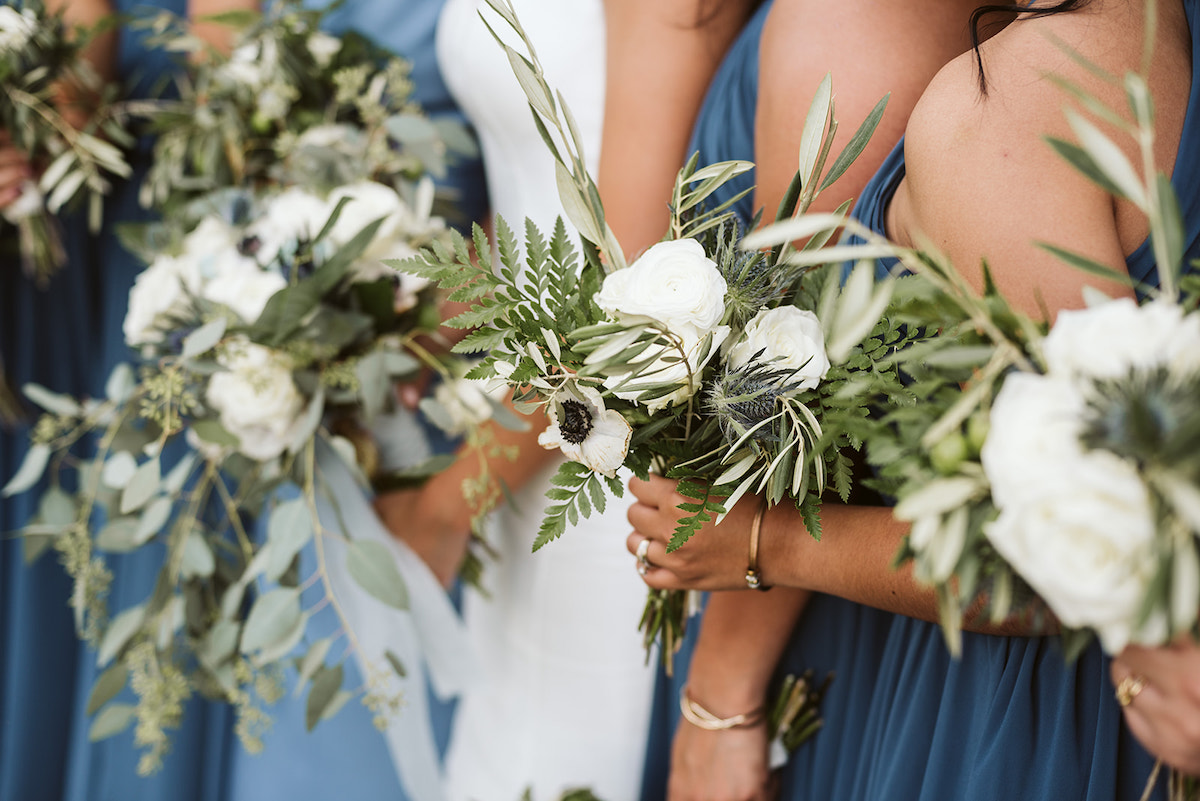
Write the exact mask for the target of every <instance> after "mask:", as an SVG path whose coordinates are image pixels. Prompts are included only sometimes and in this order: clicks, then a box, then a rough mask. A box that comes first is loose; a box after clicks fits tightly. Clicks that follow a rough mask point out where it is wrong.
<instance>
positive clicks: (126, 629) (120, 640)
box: [96, 604, 146, 667]
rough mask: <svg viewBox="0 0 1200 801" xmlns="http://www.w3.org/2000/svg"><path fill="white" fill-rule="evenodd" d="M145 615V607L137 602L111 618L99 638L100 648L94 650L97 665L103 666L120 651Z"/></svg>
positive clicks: (140, 625) (139, 625) (140, 624)
mask: <svg viewBox="0 0 1200 801" xmlns="http://www.w3.org/2000/svg"><path fill="white" fill-rule="evenodd" d="M145 617H146V609H145V607H143V606H141V605H140V604H139V605H138V606H132V607H130V608H129V609H126V610H125V611H124V612H122V613H121V614H119V615H117V616H116V617H114V618H113V619H112V622H111V623H109V624H108V629H107V630H106V631H105V632H104V637H103V638H102V639H101V640H100V648H99V649H97V651H96V666H97V667H104V666H105V665H107V664H108V663H109V662H111V661H112V659H113V657H114V656H116V655H117V654H118V653H120V651H121V649H122V648H124V647H125V644H126V643H127V642H129V640H130V639H131V638H132V637H133V635H134V634H136V633H137V631H138V629H140V628H141V627H142V622H143V621H144V620H145Z"/></svg>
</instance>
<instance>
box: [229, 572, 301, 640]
mask: <svg viewBox="0 0 1200 801" xmlns="http://www.w3.org/2000/svg"><path fill="white" fill-rule="evenodd" d="M299 619H300V590H298V589H296V588H294V587H278V588H276V589H274V590H271V591H270V592H268V593H267V594H265V595H263V596H260V597H259V599H258V600H257V601H255V602H254V606H252V607H251V608H250V614H249V615H247V616H246V628H245V629H244V630H243V631H242V646H241V647H242V653H250V652H251V651H257V650H258V649H260V648H265V647H267V646H269V645H273V644H274V643H277V642H279V641H280V640H282V639H283V638H285V637H287V636H288V635H289V634H290V633H291V632H292V631H293V630H294V628H295V626H296V621H297V620H299Z"/></svg>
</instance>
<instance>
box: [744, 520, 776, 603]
mask: <svg viewBox="0 0 1200 801" xmlns="http://www.w3.org/2000/svg"><path fill="white" fill-rule="evenodd" d="M766 512H767V499H766V498H763V500H762V503H760V504H759V505H758V509H757V510H756V511H755V512H754V520H753V521H752V522H751V523H750V559H749V562H748V563H747V565H746V586H747V587H749V588H750V589H752V590H769V589H771V588H770V587H768V586H767V585H766V584H763V581H762V573H761V572H760V571H759V569H758V540H759V538H760V537H761V536H762V524H763V515H764V514H766Z"/></svg>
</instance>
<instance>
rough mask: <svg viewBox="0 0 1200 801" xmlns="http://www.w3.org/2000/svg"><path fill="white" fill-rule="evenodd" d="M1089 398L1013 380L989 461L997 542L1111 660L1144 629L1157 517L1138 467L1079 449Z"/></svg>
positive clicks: (1000, 402)
mask: <svg viewBox="0 0 1200 801" xmlns="http://www.w3.org/2000/svg"><path fill="white" fill-rule="evenodd" d="M1082 409H1083V399H1082V396H1081V395H1080V394H1079V392H1078V390H1077V389H1076V388H1075V387H1074V386H1073V385H1072V384H1070V383H1069V382H1067V381H1064V380H1058V379H1055V378H1050V377H1045V376H1036V375H1028V374H1020V375H1013V376H1010V377H1009V378H1008V379H1007V380H1006V381H1005V383H1004V386H1003V387H1002V388H1001V391H1000V393H999V394H998V395H997V397H996V402H995V404H994V406H993V410H992V416H991V429H990V432H989V434H988V438H987V442H986V443H985V444H984V447H983V451H982V454H981V458H982V462H983V467H984V471H985V473H986V474H987V477H988V480H989V481H990V482H991V484H992V498H993V500H994V501H995V503H996V507H997V508H998V509H999V512H1000V514H999V517H998V518H997V520H996V521H995V522H993V523H992V524H991V525H990V526H988V527H987V529H986V534H987V536H988V539H989V540H990V541H991V542H992V544H993V545H994V546H995V548H996V550H997V552H999V554H1000V555H1001V556H1002V557H1004V558H1005V559H1006V560H1007V561H1008V562H1009V563H1010V564H1011V565H1012V566H1013V567H1014V568H1015V569H1016V570H1017V572H1018V573H1020V574H1021V576H1022V577H1023V578H1024V579H1025V580H1026V581H1028V582H1029V584H1030V586H1032V587H1033V588H1034V589H1035V590H1036V591H1037V592H1038V593H1039V594H1040V595H1041V596H1042V597H1043V598H1044V599H1045V600H1046V602H1047V603H1048V604H1049V605H1050V607H1051V608H1052V609H1053V610H1054V612H1055V614H1057V615H1058V616H1059V617H1060V619H1061V620H1062V621H1063V623H1065V624H1067V625H1068V626H1073V627H1084V626H1087V627H1092V628H1094V629H1095V630H1096V631H1097V633H1098V634H1099V635H1100V639H1101V642H1102V643H1103V645H1104V647H1105V648H1106V649H1107V650H1109V651H1110V652H1114V653H1115V652H1116V651H1119V650H1120V649H1121V648H1123V647H1124V646H1125V645H1126V644H1127V643H1128V642H1130V641H1131V640H1141V639H1143V638H1146V637H1149V636H1153V635H1152V633H1151V632H1150V631H1148V630H1143V631H1140V632H1139V631H1135V622H1136V620H1137V617H1138V612H1139V609H1140V606H1141V603H1142V601H1143V598H1144V595H1145V592H1146V589H1147V583H1148V581H1149V575H1150V573H1152V572H1153V568H1154V562H1153V550H1152V546H1153V542H1154V536H1155V532H1154V516H1153V512H1152V509H1151V506H1150V500H1149V497H1148V494H1147V492H1146V489H1145V486H1144V485H1143V483H1142V481H1141V479H1140V478H1139V476H1138V474H1137V471H1136V470H1135V469H1134V467H1133V466H1131V465H1130V464H1128V463H1127V462H1125V461H1124V460H1122V459H1120V458H1118V457H1117V456H1114V455H1113V454H1111V453H1107V452H1104V451H1088V452H1085V451H1084V450H1083V448H1082V446H1081V444H1080V442H1079V431H1080V421H1081V413H1082Z"/></svg>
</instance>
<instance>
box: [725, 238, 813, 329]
mask: <svg viewBox="0 0 1200 801" xmlns="http://www.w3.org/2000/svg"><path fill="white" fill-rule="evenodd" d="M710 236H711V239H710V240H709V241H706V242H704V243H703V244H704V250H705V252H707V253H710V254H712V255H711V258H712V260H713V261H714V262H716V265H717V270H718V271H719V272H720V273H721V275H722V276H723V277H724V278H725V283H726V285H727V287H728V288H727V290H726V293H725V306H726V308H727V309H728V310H729V311H730V313H731V317H730V319H729V323H730V325H732V326H733V327H734V329H735V330H736V329H739V328H742V327H743V326H744V325H745V324H746V323H747V322H749V321H750V319H751V318H753V317H754V315H756V314H758V312H759V310H761V309H763V308H764V307H770V306H774V305H775V304H776V303H777V302H778V300H779V299H780V298H781V297H783V295H784V293H785V292H786V291H787V290H788V289H789V288H790V287H791V286H792V284H794V283H795V282H796V280H797V279H798V278H799V277H800V274H801V273H802V272H803V269H802V268H796V267H791V266H789V265H787V264H773V263H772V262H771V260H770V259H768V258H767V255H768V254H766V253H763V252H761V251H745V250H742V249H741V247H740V244H741V241H742V230H741V226H740V225H739V224H738V223H737V221H736V220H732V221H730V222H729V223H727V224H725V223H723V224H722V225H720V226H718V227H717V228H716V229H714V231H713V232H711V234H710Z"/></svg>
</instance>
